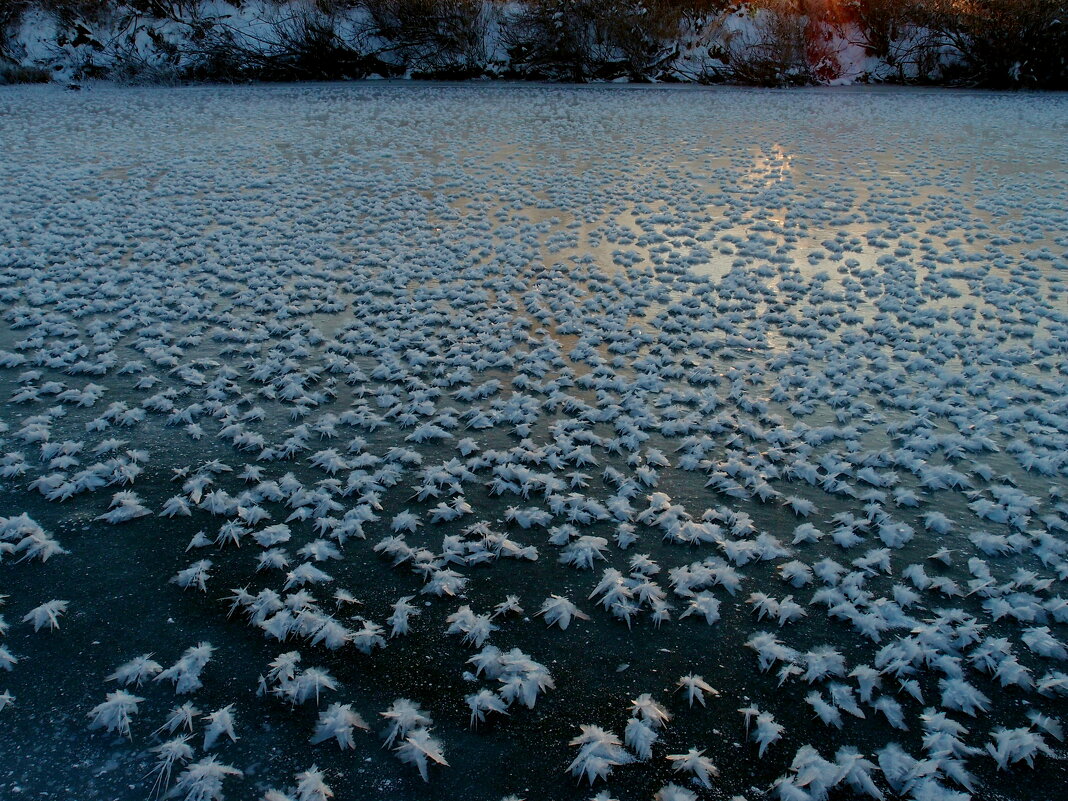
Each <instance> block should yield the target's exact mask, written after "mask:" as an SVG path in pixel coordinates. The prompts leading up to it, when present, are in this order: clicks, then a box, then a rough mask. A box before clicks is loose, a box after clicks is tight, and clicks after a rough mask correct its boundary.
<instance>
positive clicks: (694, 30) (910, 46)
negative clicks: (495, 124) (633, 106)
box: [0, 0, 1068, 88]
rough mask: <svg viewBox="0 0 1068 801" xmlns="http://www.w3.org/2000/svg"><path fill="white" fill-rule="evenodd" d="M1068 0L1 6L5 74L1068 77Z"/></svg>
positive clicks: (1045, 81) (1, 70) (74, 2)
mask: <svg viewBox="0 0 1068 801" xmlns="http://www.w3.org/2000/svg"><path fill="white" fill-rule="evenodd" d="M942 6H944V7H945V9H948V10H943V11H939V8H940V7H942ZM1063 6H1064V2H1063V0H1028V2H1026V3H1021V2H1020V1H1019V0H980V2H977V3H973V4H970V6H969V8H970V9H971V10H970V11H968V12H967V14H966V13H965V12H964V11H961V10H959V4H953V3H951V2H950V1H949V0H944V2H943V0H935V2H933V3H929V4H924V5H922V6H921V5H918V4H917V5H915V6H914V4H912V3H910V2H893V3H888V2H887V0H850V2H842V3H838V2H835V3H831V2H828V0H752V1H751V2H746V3H729V2H723V1H722V0H718V1H717V0H686V1H684V2H667V1H666V0H639V1H638V2H633V3H611V2H604V0H522V2H517V1H516V0H509V1H508V2H502V0H325V1H324V0H281V1H279V0H229V2H227V1H226V0H173V1H171V2H167V1H165V0H111V1H110V2H104V3H86V2H80V0H22V1H21V2H14V3H11V4H9V5H7V6H5V7H4V8H0V83H3V82H29V81H34V80H40V81H44V80H60V81H71V80H80V79H84V78H94V77H97V78H100V77H103V78H111V79H115V80H120V81H125V82H137V83H143V82H174V81H182V80H190V79H194V80H196V79H201V80H222V81H234V80H309V79H337V78H366V77H373V76H383V77H397V76H410V77H434V78H472V77H490V78H492V77H508V78H531V79H538V80H545V79H548V80H569V81H587V80H637V81H684V82H698V83H716V82H732V83H745V84H760V85H796V84H841V83H858V82H896V83H970V84H982V85H992V86H1020V87H1042V88H1062V87H1063V86H1064V85H1065V76H1066V74H1068V68H1066V66H1065V59H1064V56H1063V53H1064V52H1068V43H1066V42H1065V38H1066V36H1068V34H1066V33H1065V32H1064V31H1062V29H1063V28H1065V27H1068V26H1064V25H1060V24H1059V20H1060V19H1061V18H1062V17H1063V12H1064V8H1063ZM975 9H978V11H976V10H975ZM969 14H970V15H971V16H968V15H969Z"/></svg>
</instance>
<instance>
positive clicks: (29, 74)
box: [0, 61, 52, 86]
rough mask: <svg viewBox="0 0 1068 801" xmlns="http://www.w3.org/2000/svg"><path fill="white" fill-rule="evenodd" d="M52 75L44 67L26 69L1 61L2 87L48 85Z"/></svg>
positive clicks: (0, 76)
mask: <svg viewBox="0 0 1068 801" xmlns="http://www.w3.org/2000/svg"><path fill="white" fill-rule="evenodd" d="M51 80H52V73H50V72H49V71H48V70H46V69H44V68H43V67H24V66H22V65H21V64H14V63H6V62H4V61H0V86H2V85H4V84H12V83H48V82H49V81H51Z"/></svg>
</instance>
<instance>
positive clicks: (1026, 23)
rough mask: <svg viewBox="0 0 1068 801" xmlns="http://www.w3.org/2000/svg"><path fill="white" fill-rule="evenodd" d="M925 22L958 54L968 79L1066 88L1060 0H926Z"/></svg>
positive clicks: (1067, 41) (1065, 10)
mask: <svg viewBox="0 0 1068 801" xmlns="http://www.w3.org/2000/svg"><path fill="white" fill-rule="evenodd" d="M923 21H924V22H925V23H926V24H927V25H928V26H929V27H930V28H931V29H932V30H934V31H936V32H937V33H939V34H940V35H941V36H943V37H944V38H945V40H946V41H948V42H949V43H950V44H951V45H952V46H953V47H954V48H955V49H956V50H957V52H959V53H960V55H961V58H962V59H963V62H964V64H963V69H964V71H963V74H962V76H961V77H962V78H963V79H965V80H967V81H969V82H973V83H976V84H980V85H983V86H990V87H1013V86H1027V87H1044V88H1050V89H1064V88H1068V4H1066V3H1065V2H1064V0H930V2H929V5H928V11H927V14H926V16H925V18H924V20H923Z"/></svg>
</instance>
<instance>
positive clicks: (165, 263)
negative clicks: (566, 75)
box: [0, 83, 1068, 801]
mask: <svg viewBox="0 0 1068 801" xmlns="http://www.w3.org/2000/svg"><path fill="white" fill-rule="evenodd" d="M0 153H3V154H4V155H3V157H2V158H0V398H2V399H3V400H2V406H0V409H2V415H3V416H2V418H0V419H2V423H0V445H2V447H0V454H2V455H0V476H2V478H0V515H2V518H0V593H2V596H6V597H3V603H2V605H0V616H2V617H0V798H3V799H18V798H27V799H29V798H41V799H45V798H47V799H56V800H59V799H62V800H66V799H72V800H73V799H77V800H78V801H97V800H100V801H125V800H126V799H145V798H152V797H155V796H157V795H159V796H162V795H166V793H167V792H171V793H172V794H173V795H172V797H177V798H191V799H194V800H196V799H212V798H222V797H223V795H225V798H227V799H250V800H258V799H263V798H266V799H268V801H283V800H284V799H287V798H288V799H296V800H297V801H313V799H323V798H325V797H326V793H327V789H326V788H327V787H329V789H330V790H332V792H333V794H334V798H336V799H337V800H338V801H355V800H356V799H370V798H388V799H398V800H399V801H403V800H406V799H458V798H464V799H470V801H499V800H500V799H502V798H505V797H507V796H514V797H515V798H520V799H527V801H540V800H541V799H554V800H556V799H559V800H560V801H570V800H572V799H589V798H592V797H594V796H596V797H597V798H599V799H609V798H614V799H620V801H639V800H642V801H646V800H647V799H652V798H653V797H654V796H655V797H656V798H657V799H658V800H659V801H685V800H686V799H691V798H699V799H727V798H731V797H734V796H740V797H744V798H746V799H749V801H756V799H760V798H780V799H784V801H793V800H794V799H798V800H799V801H807V800H808V799H817V800H818V799H822V798H826V797H830V798H840V799H852V798H862V797H876V798H879V797H886V798H914V799H918V800H919V799H924V800H926V801H929V800H932V799H954V800H955V801H956V800H958V799H964V798H969V797H971V798H978V799H1018V800H1019V801H1025V800H1026V801H1031V800H1032V799H1034V800H1035V801H1038V800H1039V799H1054V798H1058V797H1061V793H1060V791H1059V790H1057V789H1056V788H1063V787H1065V786H1068V770H1066V768H1065V765H1066V763H1065V761H1064V757H1065V751H1064V744H1063V743H1062V741H1061V739H1062V737H1063V732H1062V731H1061V721H1062V720H1063V718H1065V716H1066V715H1065V713H1066V711H1068V702H1066V698H1068V650H1066V645H1065V643H1066V641H1068V591H1066V587H1065V582H1066V581H1068V479H1066V476H1068V300H1066V296H1065V286H1064V279H1065V277H1066V275H1068V272H1066V268H1068V174H1066V172H1065V163H1064V155H1065V153H1068V99H1066V98H1064V97H1060V96H1043V95H1026V94H1017V95H1007V94H990V93H965V92H959V93H958V92H949V91H938V92H925V91H917V90H910V91H885V90H867V89H865V90H841V91H827V90H813V91H790V92H776V91H757V90H730V89H716V90H707V89H700V88H693V87H689V88H662V87H643V88H620V87H610V88H609V87H600V88H595V87H582V88H567V87H539V86H508V85H501V84H494V85H488V86H480V85H463V86H447V85H413V84H403V85H394V84H388V83H377V84H376V83H365V84H353V85H340V86H338V85H331V86H296V87H291V86H270V87H233V88H225V87H223V88H220V87H211V88H196V87H193V88H177V89H159V88H153V89H117V88H108V87H96V88H92V89H91V90H88V91H83V92H80V93H69V92H62V91H60V90H58V89H55V88H49V87H46V88H39V87H13V88H5V89H4V90H3V91H2V92H0ZM2 596H0V597H2ZM547 624H548V625H547ZM140 657H143V658H141V659H139V658H140ZM398 699H408V701H410V702H411V704H406V703H404V702H403V701H401V702H399V703H398ZM183 704H190V705H191V707H195V711H193V710H192V709H190V707H185V708H184V710H183V709H182V708H181V705H183ZM413 705H415V706H418V707H419V709H420V711H416V710H415V709H414V707H413ZM176 708H177V710H178V711H177V713H175V711H174V710H176ZM383 713H386V714H383ZM183 715H184V718H183ZM480 718H481V720H480ZM473 724H474V725H473ZM186 735H189V736H188V738H187V739H182V738H183V737H184V736H186ZM235 738H236V739H235ZM384 738H389V739H384ZM210 758H214V759H215V760H217V762H212V761H210ZM168 759H169V760H170V763H171V766H170V770H169V773H168V772H167V761H168ZM442 763H447V764H442ZM1032 763H1033V768H1032ZM223 765H225V766H229V767H230V768H231V769H232V770H229V769H224V768H222V767H220V766H223ZM313 766H314V767H313ZM320 774H321V775H320ZM421 774H423V775H421ZM717 774H718V775H717ZM424 776H425V778H426V781H424ZM591 785H592V786H591ZM272 793H273V794H272ZM599 793H600V794H601V795H598V794H599Z"/></svg>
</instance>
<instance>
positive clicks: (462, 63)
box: [362, 0, 491, 77]
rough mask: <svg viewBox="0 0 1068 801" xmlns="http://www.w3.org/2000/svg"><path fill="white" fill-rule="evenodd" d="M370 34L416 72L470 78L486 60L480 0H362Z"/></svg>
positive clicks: (486, 19)
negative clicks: (369, 25)
mask: <svg viewBox="0 0 1068 801" xmlns="http://www.w3.org/2000/svg"><path fill="white" fill-rule="evenodd" d="M362 6H363V7H364V8H365V9H366V10H367V13H368V15H369V17H370V20H371V31H370V32H371V33H372V34H373V35H374V36H375V37H377V38H379V39H381V40H383V41H384V43H385V44H384V45H383V49H384V50H385V51H389V52H392V53H395V54H396V55H397V57H399V59H400V60H401V62H402V63H403V64H404V65H405V66H406V67H407V68H408V69H409V70H411V71H412V73H414V74H416V75H433V76H439V77H467V76H471V75H475V74H478V73H480V72H482V71H483V70H484V69H485V67H486V63H487V53H486V38H487V32H488V28H489V24H490V21H491V20H490V12H489V11H488V9H487V8H486V6H485V5H484V4H483V3H482V2H481V0H363V2H362Z"/></svg>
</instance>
